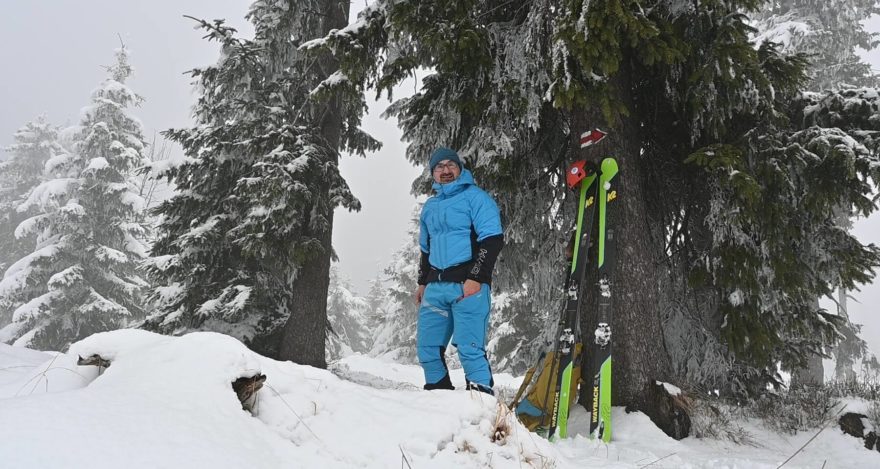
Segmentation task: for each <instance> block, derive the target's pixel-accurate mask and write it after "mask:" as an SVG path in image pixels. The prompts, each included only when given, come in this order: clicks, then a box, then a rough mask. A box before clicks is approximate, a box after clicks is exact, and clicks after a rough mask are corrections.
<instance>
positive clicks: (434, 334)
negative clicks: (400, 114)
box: [415, 147, 504, 394]
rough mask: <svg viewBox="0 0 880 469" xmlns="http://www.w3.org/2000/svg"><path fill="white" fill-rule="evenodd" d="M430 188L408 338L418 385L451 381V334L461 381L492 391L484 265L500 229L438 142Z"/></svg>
mask: <svg viewBox="0 0 880 469" xmlns="http://www.w3.org/2000/svg"><path fill="white" fill-rule="evenodd" d="M430 169H431V174H432V175H433V177H434V186H433V187H434V190H435V191H436V194H435V195H434V196H433V197H431V198H430V199H428V200H427V202H425V205H424V207H422V214H421V217H420V222H421V226H420V233H419V247H420V248H421V259H420V262H419V279H418V284H419V286H418V289H417V290H416V293H415V301H416V302H417V303H419V304H420V307H419V327H418V336H417V338H416V342H417V345H416V346H417V348H418V356H419V363H421V365H422V368H423V369H424V371H425V383H426V384H425V389H455V388H454V387H453V386H452V381H450V379H449V370H448V369H447V368H446V360H445V358H444V354H445V352H446V346H447V345H449V341H450V339H452V343H453V345H455V346H456V347H457V348H458V356H459V358H460V359H461V364H462V366H463V367H464V372H465V378H466V380H467V387H468V389H476V390H478V391H482V392H485V393H489V394H494V393H493V391H492V386H493V385H494V381H493V379H492V370H491V369H490V367H489V360H488V358H487V357H486V333H487V331H488V327H489V309H490V308H491V299H490V284H491V283H492V269H493V268H494V266H495V260H496V259H497V257H498V253H499V252H501V248H502V247H503V246H504V236H503V234H502V230H501V216H500V214H499V211H498V206H497V205H496V204H495V201H494V200H493V199H492V197H491V196H490V195H489V194H487V193H486V192H485V191H484V190H482V189H480V188H479V187H477V185H476V183H474V179H473V176H472V175H471V173H470V171H468V170H467V169H464V168H463V167H462V164H461V159H459V157H458V154H457V153H456V152H455V151H453V150H450V149H449V148H443V147H441V148H438V149H437V150H436V151H435V152H434V153H433V154H432V155H431V161H430Z"/></svg>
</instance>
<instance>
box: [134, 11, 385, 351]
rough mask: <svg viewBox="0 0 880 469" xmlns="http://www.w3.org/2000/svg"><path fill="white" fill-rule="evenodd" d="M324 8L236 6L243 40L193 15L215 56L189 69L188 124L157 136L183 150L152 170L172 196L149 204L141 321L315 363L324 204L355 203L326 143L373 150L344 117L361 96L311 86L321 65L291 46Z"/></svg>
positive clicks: (317, 26) (329, 212)
mask: <svg viewBox="0 0 880 469" xmlns="http://www.w3.org/2000/svg"><path fill="white" fill-rule="evenodd" d="M338 6H339V5H338V4H336V3H334V2H328V1H317V0H314V1H312V0H310V1H305V2H299V1H297V2H294V1H288V0H284V1H263V0H258V1H256V2H254V3H253V4H252V6H251V8H250V12H249V13H248V19H249V20H250V21H251V22H252V23H253V25H254V29H255V36H254V38H253V39H243V38H239V37H238V36H237V35H236V32H235V30H234V29H232V28H230V27H228V26H226V25H225V24H224V23H223V21H222V20H217V21H215V22H213V23H208V22H205V21H202V22H200V23H199V24H200V27H201V28H202V29H204V30H206V31H207V33H208V34H207V36H206V37H207V38H208V39H209V40H212V41H217V42H218V43H219V44H220V46H221V57H220V59H219V61H218V62H217V63H216V64H215V65H212V66H209V67H205V68H200V69H195V70H193V71H192V75H193V77H195V78H196V79H197V80H198V90H199V93H200V96H199V98H198V102H197V104H196V106H195V112H194V114H195V118H196V121H197V122H196V125H195V126H193V127H191V128H188V129H175V130H170V131H168V132H167V133H166V134H167V136H168V137H169V138H170V139H171V140H174V141H176V142H178V143H180V144H181V146H182V147H183V149H184V151H185V153H186V155H187V158H186V159H185V161H183V162H182V164H180V165H177V166H173V167H169V168H168V169H167V170H165V171H164V172H163V173H162V175H163V176H164V177H166V178H168V179H169V180H170V181H171V182H172V183H173V184H174V186H175V187H176V188H177V193H176V194H175V195H174V197H172V198H171V199H169V200H167V201H165V202H163V203H162V204H161V205H160V206H159V207H158V208H157V213H158V214H160V215H161V216H162V217H163V223H162V225H161V226H160V227H159V233H158V239H157V241H156V243H155V245H154V247H153V253H154V254H155V256H156V257H155V262H153V263H152V265H151V267H150V270H151V273H152V274H153V276H154V277H155V278H156V279H157V281H159V282H161V285H160V286H159V287H157V288H156V289H155V290H154V294H153V297H154V299H156V300H157V301H158V306H159V309H158V311H157V313H156V314H155V315H153V316H151V317H150V318H149V320H148V322H147V327H149V328H153V329H156V330H160V331H163V332H167V333H175V334H176V333H184V332H187V331H191V330H213V331H219V332H223V333H227V334H230V335H233V336H235V337H236V338H238V339H241V340H242V341H244V342H245V343H246V344H248V345H249V346H251V347H252V348H254V349H256V350H258V351H260V352H262V353H264V354H267V355H271V356H276V357H277V356H283V357H284V358H286V359H293V360H296V361H298V362H300V363H306V364H312V365H315V366H324V365H325V336H326V325H327V313H326V301H327V288H328V270H329V266H330V258H331V256H332V248H331V246H330V234H331V230H332V223H333V210H334V209H335V208H336V207H338V206H342V207H345V208H348V209H358V208H359V203H358V201H357V200H356V199H355V198H354V196H353V195H352V194H351V192H350V191H349V189H348V186H347V184H346V183H345V181H344V180H343V179H342V177H341V176H340V174H339V170H338V165H337V161H338V155H339V148H340V147H347V148H348V149H350V150H352V151H356V152H361V153H362V152H363V151H364V150H365V148H367V147H373V146H375V145H376V143H375V141H373V140H372V139H369V138H368V137H366V136H365V135H364V134H363V133H362V132H360V130H359V129H358V128H357V126H358V125H359V123H360V120H359V119H360V116H359V114H355V115H354V117H353V118H348V117H347V116H348V114H347V112H348V111H347V109H348V108H347V107H348V106H352V107H353V108H355V109H359V108H358V106H359V105H360V103H362V101H361V100H359V99H356V100H354V101H342V100H339V99H338V98H336V97H334V96H333V95H332V94H330V95H327V94H322V93H319V92H317V91H315V90H314V88H315V87H316V86H317V85H318V84H319V83H320V82H321V80H323V79H324V78H326V77H327V76H329V75H330V73H332V70H333V67H332V62H328V61H319V60H316V59H314V58H311V57H306V56H304V55H303V54H302V53H301V52H299V51H298V49H297V48H296V45H297V44H298V43H300V42H302V41H304V40H306V39H311V38H312V37H315V36H317V35H320V34H324V33H326V32H327V31H328V30H329V28H331V27H333V25H334V24H335V23H334V21H338V18H337V16H338V14H339V11H337V10H338V8H337V7H338ZM322 12H323V13H322ZM344 13H345V15H347V9H346V10H345V11H344ZM346 17H347V16H345V17H343V19H342V21H343V22H344V21H345V19H346ZM313 91H315V92H313Z"/></svg>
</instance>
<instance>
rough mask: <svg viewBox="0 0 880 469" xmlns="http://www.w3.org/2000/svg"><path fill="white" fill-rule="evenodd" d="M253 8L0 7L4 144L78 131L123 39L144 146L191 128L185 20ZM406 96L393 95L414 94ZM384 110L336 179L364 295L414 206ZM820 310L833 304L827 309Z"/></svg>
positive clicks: (194, 58)
mask: <svg viewBox="0 0 880 469" xmlns="http://www.w3.org/2000/svg"><path fill="white" fill-rule="evenodd" d="M250 3H251V2H250V0H187V1H186V2H179V1H173V0H154V1H150V2H131V1H118V0H116V1H114V0H89V1H63V0H44V1H25V0H19V1H13V0H6V1H2V2H0V44H3V46H2V47H0V67H2V71H0V147H6V146H8V145H9V144H11V143H12V141H13V140H12V135H13V133H14V132H15V130H16V129H18V128H19V127H21V126H22V125H24V124H25V123H26V122H28V121H30V120H32V119H33V118H35V117H36V116H37V115H39V114H45V115H46V116H47V117H48V119H49V121H50V122H53V123H55V124H59V125H72V124H75V123H77V122H78V120H79V110H80V109H81V108H82V107H84V106H86V105H88V104H89V102H90V101H89V97H90V94H91V91H92V90H93V89H95V88H96V87H97V85H98V83H99V82H100V81H101V80H102V79H103V78H104V77H105V70H104V69H103V68H102V65H109V64H111V63H112V62H113V50H114V49H116V48H118V47H119V43H120V39H119V36H121V38H122V41H123V42H124V43H125V44H126V46H127V47H128V48H129V49H130V51H131V63H132V65H133V66H134V69H135V71H134V76H133V77H132V79H131V80H130V81H129V85H130V86H131V88H132V89H133V90H134V91H135V92H137V93H139V94H140V95H141V96H143V97H144V98H145V102H144V104H143V105H142V106H141V108H139V109H136V110H134V111H133V114H134V115H135V116H136V117H138V118H139V119H141V121H142V122H143V124H144V128H145V131H146V132H145V133H146V136H147V139H148V140H150V139H151V138H152V136H153V135H154V133H155V132H157V131H160V130H165V129H168V128H171V127H183V126H188V125H190V124H191V123H192V122H191V118H190V108H191V106H192V104H193V102H194V95H193V93H192V88H191V79H190V78H189V77H188V76H187V75H185V74H184V72H186V71H187V70H189V69H191V68H193V67H196V66H203V65H207V64H210V63H213V62H215V61H216V60H217V57H218V48H217V46H216V44H209V43H208V42H207V41H205V40H203V39H201V37H202V36H203V35H204V34H203V33H202V32H201V31H197V30H194V29H193V27H194V25H195V23H194V22H193V21H192V20H189V19H186V18H183V15H184V14H187V15H191V16H195V17H198V18H205V19H209V20H210V19H214V18H226V19H227V24H230V25H232V26H234V27H236V28H238V29H239V30H240V31H242V32H244V33H247V34H250V31H251V28H250V26H249V25H248V23H247V22H246V21H245V20H244V15H245V14H246V12H247V8H248V6H249V5H250ZM354 3H355V5H353V9H354V10H355V11H357V10H359V9H360V8H362V7H363V1H361V0H355V2H354ZM352 18H354V15H353V16H352ZM870 60H871V62H872V63H874V64H880V54H878V53H877V51H873V53H872V54H871V55H870ZM875 68H880V65H875ZM402 91H403V93H398V95H397V96H396V97H401V96H402V95H404V94H407V93H411V92H412V89H409V90H407V89H404V90H402ZM385 106H387V103H382V102H380V103H375V104H374V105H372V106H371V112H370V114H369V115H368V116H366V117H365V119H364V125H365V128H366V130H367V131H368V132H370V133H371V134H372V135H373V136H375V137H377V138H378V139H379V140H381V141H382V142H383V143H384V148H383V149H382V150H380V151H379V152H376V153H375V154H371V155H369V156H368V158H357V157H347V158H344V159H343V160H342V163H341V171H342V174H343V176H344V177H345V178H346V180H347V181H348V182H349V185H350V186H351V188H352V190H353V192H354V194H355V195H356V196H357V197H358V198H359V199H360V201H361V202H362V204H363V210H362V211H361V212H360V213H348V212H345V211H342V210H340V211H337V215H336V220H335V227H334V233H333V238H334V245H335V249H336V251H337V253H338V255H339V258H340V264H339V265H340V269H341V271H342V272H343V273H344V274H346V275H347V276H349V277H350V278H351V279H352V281H353V283H354V285H355V287H356V289H357V291H358V292H359V293H360V294H362V295H363V294H366V292H367V285H368V281H369V280H371V279H373V278H375V277H376V276H377V275H379V274H380V272H381V269H382V268H384V266H385V265H386V264H388V263H389V262H390V261H391V259H390V257H391V253H392V252H393V251H394V250H396V249H397V248H399V247H400V246H401V245H402V244H403V243H405V242H406V241H407V236H406V232H407V229H408V227H409V223H410V217H411V213H412V210H413V208H414V207H415V204H416V200H415V198H413V196H412V195H410V194H409V190H410V184H411V182H412V180H413V178H414V177H415V176H416V175H418V174H419V173H420V172H421V171H422V168H414V167H413V166H411V165H410V164H409V163H408V162H406V161H405V159H404V157H403V151H404V145H403V144H402V143H401V142H400V138H401V137H400V131H399V130H398V129H397V127H396V122H395V121H393V120H392V121H387V120H383V119H381V118H379V117H378V115H379V114H380V113H381V111H382V110H383V109H384V107H385ZM426 158H427V155H426ZM855 233H856V234H857V236H859V238H860V239H861V240H862V241H863V242H872V243H877V244H880V217H878V216H875V217H873V218H872V219H870V220H861V221H859V222H857V223H856V227H855ZM413 249H415V246H413ZM618 288H625V285H618ZM853 296H855V298H856V299H857V300H858V301H860V303H852V302H851V303H850V306H851V315H852V319H853V321H855V322H857V323H862V324H865V327H864V329H863V337H864V338H865V339H866V340H868V342H869V343H870V344H871V347H872V349H873V350H874V351H875V352H878V353H880V319H878V318H877V315H876V312H875V307H874V305H876V304H877V303H878V301H880V285H870V286H866V287H865V288H863V289H862V291H861V292H859V293H854V294H853ZM823 306H825V307H828V308H831V307H832V305H831V304H830V303H829V302H823Z"/></svg>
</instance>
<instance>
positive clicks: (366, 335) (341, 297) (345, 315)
mask: <svg viewBox="0 0 880 469" xmlns="http://www.w3.org/2000/svg"><path fill="white" fill-rule="evenodd" d="M369 313H370V307H369V303H368V302H367V300H366V299H365V298H363V297H360V296H358V295H357V293H355V292H354V291H353V288H352V286H351V282H350V281H349V280H348V279H347V278H344V277H342V276H341V275H340V274H339V269H337V268H336V267H331V268H330V288H329V289H328V291H327V320H328V321H330V328H331V330H332V331H333V333H332V334H331V335H330V336H329V340H328V341H327V350H328V352H327V354H328V359H338V358H341V357H343V356H345V355H348V354H351V353H366V352H367V351H368V350H369V349H370V345H371V343H372V340H371V338H370V330H369V329H367V316H368V315H369Z"/></svg>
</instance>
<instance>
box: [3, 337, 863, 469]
mask: <svg viewBox="0 0 880 469" xmlns="http://www.w3.org/2000/svg"><path fill="white" fill-rule="evenodd" d="M95 353H97V354H99V355H101V356H102V357H104V358H108V359H110V360H111V361H112V365H111V366H110V367H109V368H107V369H106V370H104V371H103V373H102V374H100V375H99V373H98V369H97V367H94V366H77V365H76V361H77V357H78V356H83V357H86V356H89V355H92V354H95ZM332 370H333V372H331V371H327V370H318V369H314V368H310V367H306V366H299V365H295V364H292V363H289V362H278V361H274V360H271V359H268V358H265V357H262V356H259V355H257V354H255V353H253V352H251V351H249V350H248V349H247V348H246V347H244V346H243V345H242V344H241V343H240V342H238V341H237V340H235V339H232V338H230V337H228V336H224V335H221V334H215V333H193V334H189V335H186V336H183V337H165V336H160V335H156V334H152V333H149V332H144V331H138V330H122V331H114V332H107V333H101V334H96V335H94V336H92V337H89V338H87V339H85V340H83V341H81V342H78V343H76V344H74V345H73V346H71V347H70V351H69V352H67V353H64V354H57V353H43V352H36V351H33V350H28V349H24V348H20V347H11V346H7V345H2V344H0V467H3V468H4V469H5V468H27V469H31V468H89V469H92V468H125V469H136V468H151V469H152V468H166V467H167V468H171V467H186V468H240V467H249V468H296V467H302V468H321V469H329V468H350V467H358V468H398V467H411V468H413V469H421V468H452V467H457V468H461V467H474V468H476V467H492V468H521V467H541V468H551V467H552V468H560V469H563V468H575V467H602V468H638V467H647V466H650V467H652V468H729V469H734V468H775V467H777V466H778V465H779V464H781V463H782V462H783V461H785V460H786V459H787V458H788V457H789V456H791V455H792V454H793V453H795V451H796V450H797V449H798V448H800V447H801V445H803V444H804V443H805V442H806V441H807V440H809V439H810V438H811V437H812V436H813V435H814V434H815V433H816V432H815V431H813V432H804V433H800V434H798V435H795V436H784V435H777V434H773V433H771V432H769V431H767V430H765V429H763V428H762V427H760V425H759V424H758V423H756V422H739V423H740V425H742V426H743V427H744V428H746V429H747V430H748V431H749V432H750V433H751V434H752V436H753V437H754V438H755V440H756V441H757V442H758V443H759V446H758V447H752V446H739V445H736V444H734V443H731V442H725V441H715V440H699V439H695V438H687V439H685V440H683V441H674V440H672V439H670V438H669V437H667V436H666V435H664V434H663V433H662V432H660V431H659V430H658V429H657V428H656V427H655V426H654V425H653V424H651V422H650V420H648V418H647V417H646V416H644V415H643V414H640V413H633V414H627V413H625V412H624V411H623V409H620V408H615V409H614V413H613V421H614V441H612V442H611V443H610V444H604V443H601V442H595V441H591V440H589V439H588V438H585V437H583V436H580V435H582V434H584V433H586V431H585V430H586V428H587V421H588V414H587V413H586V412H583V411H582V409H581V408H580V407H578V408H577V409H576V412H574V414H573V417H572V422H571V424H570V432H571V433H572V434H574V435H576V436H575V437H573V438H570V439H567V440H565V441H560V442H556V443H550V442H548V441H546V440H544V439H543V438H540V437H538V436H536V435H534V434H531V433H529V432H528V431H526V430H525V428H524V427H522V426H520V425H519V424H518V423H517V422H516V420H515V419H514V418H513V417H511V416H509V415H508V416H504V415H503V414H502V417H499V410H498V409H499V407H498V405H497V401H496V400H495V399H494V398H492V397H490V396H487V395H485V394H481V393H473V392H469V391H463V390H456V391H433V392H427V391H422V390H421V389H420V385H421V382H422V375H421V371H420V370H419V368H418V367H416V366H411V365H400V364H396V363H388V362H383V361H380V360H377V359H374V358H369V357H365V356H360V355H355V356H351V357H348V358H345V359H343V360H342V361H340V362H338V363H336V364H334V365H333V366H332ZM255 373H263V374H265V375H266V376H267V377H268V379H267V381H266V386H265V387H264V388H263V389H262V390H261V391H260V392H259V394H258V397H259V398H258V401H257V405H256V409H255V414H256V415H253V416H252V415H251V414H250V413H248V412H246V411H244V410H242V409H241V406H240V404H239V402H238V400H237V398H236V396H235V394H234V393H233V392H232V388H231V382H232V381H234V380H235V379H236V378H239V377H243V376H251V375H253V374H255ZM519 380H520V378H514V377H511V376H506V375H500V376H497V377H496V381H497V382H498V383H499V384H498V390H499V391H501V392H502V393H506V394H507V395H510V394H512V392H513V390H514V388H515V386H516V385H518V383H519ZM453 382H454V383H455V384H456V385H457V386H458V387H459V388H461V385H462V384H463V382H464V377H463V375H462V374H461V370H455V373H454V374H453ZM499 419H502V421H506V424H507V426H509V428H510V431H509V435H508V436H507V437H506V438H505V439H504V440H503V441H499V442H492V441H491V438H490V436H491V435H492V434H493V432H494V428H495V426H496V422H497V421H498V420H499ZM404 458H405V460H404ZM823 465H824V467H825V468H828V469H831V468H857V467H859V468H869V467H880V453H877V452H875V451H868V450H866V449H864V448H863V447H862V446H861V444H860V442H859V441H858V440H856V439H854V438H852V437H849V436H846V435H844V434H843V433H842V432H841V431H840V430H839V429H838V428H836V426H833V425H832V426H829V427H828V428H826V429H824V431H822V432H821V433H820V434H819V436H818V437H817V438H816V439H815V440H814V441H813V442H812V443H810V444H809V445H808V446H807V447H806V449H804V451H802V452H801V453H800V454H798V455H797V456H796V457H795V458H794V459H793V460H792V461H790V462H789V463H788V464H786V465H785V467H786V468H815V469H819V468H820V467H823Z"/></svg>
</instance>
